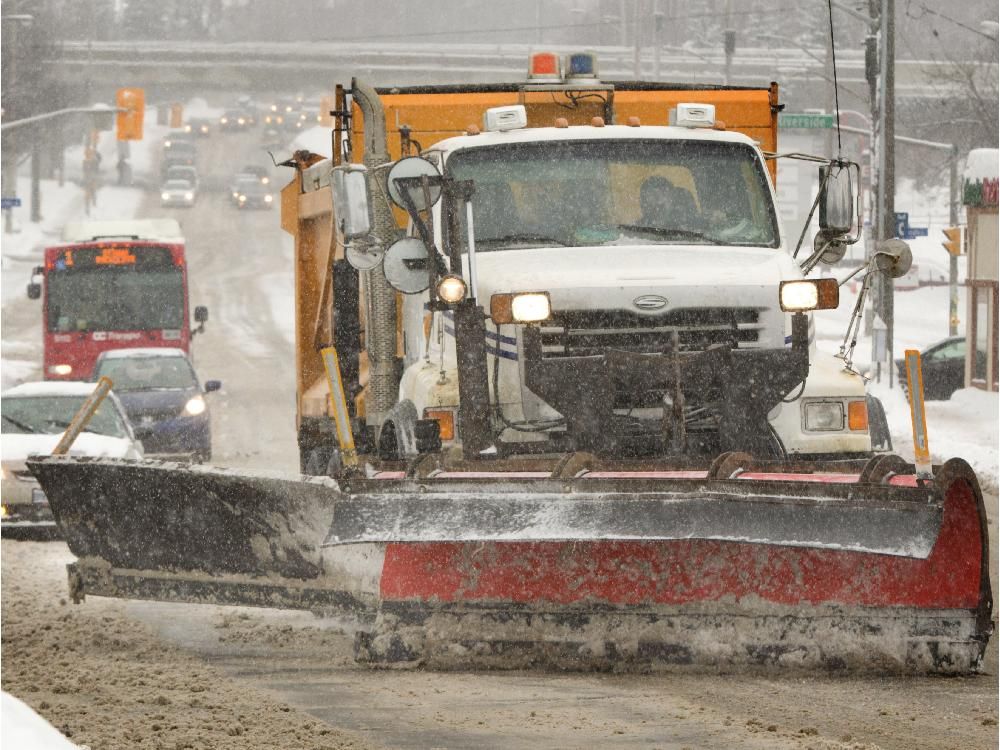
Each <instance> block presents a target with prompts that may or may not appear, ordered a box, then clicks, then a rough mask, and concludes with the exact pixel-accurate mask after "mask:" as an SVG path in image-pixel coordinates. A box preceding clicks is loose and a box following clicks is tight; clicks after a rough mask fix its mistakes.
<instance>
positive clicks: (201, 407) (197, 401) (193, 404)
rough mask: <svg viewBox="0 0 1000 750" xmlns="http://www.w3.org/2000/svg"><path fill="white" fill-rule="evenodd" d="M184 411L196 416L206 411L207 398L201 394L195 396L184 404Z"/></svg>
mask: <svg viewBox="0 0 1000 750" xmlns="http://www.w3.org/2000/svg"><path fill="white" fill-rule="evenodd" d="M184 411H185V412H187V413H188V414H190V415H191V416H192V417H196V416H198V415H199V414H202V413H204V411H205V399H203V398H202V397H201V396H195V397H194V398H193V399H191V400H190V401H188V402H187V403H186V404H184Z"/></svg>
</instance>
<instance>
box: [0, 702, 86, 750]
mask: <svg viewBox="0 0 1000 750" xmlns="http://www.w3.org/2000/svg"><path fill="white" fill-rule="evenodd" d="M0 746H3V747H5V748H11V750H13V749H14V748H17V750H81V748H80V746H79V745H74V744H73V743H72V742H70V741H69V740H68V739H66V738H65V737H64V736H63V735H62V734H60V733H59V731H58V730H57V729H56V728H55V727H53V726H52V725H51V724H49V722H47V721H46V720H45V719H43V718H42V717H41V716H39V715H38V714H36V713H35V712H34V711H33V710H32V709H31V707H30V706H28V705H27V704H26V703H24V702H22V701H20V700H18V699H17V698H15V697H14V696H13V695H11V694H10V693H8V692H7V691H4V692H3V693H2V694H0Z"/></svg>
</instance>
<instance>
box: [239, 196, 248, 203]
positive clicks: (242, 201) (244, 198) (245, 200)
mask: <svg viewBox="0 0 1000 750" xmlns="http://www.w3.org/2000/svg"><path fill="white" fill-rule="evenodd" d="M246 202H247V197H246V196H245V195H241V196H240V203H246Z"/></svg>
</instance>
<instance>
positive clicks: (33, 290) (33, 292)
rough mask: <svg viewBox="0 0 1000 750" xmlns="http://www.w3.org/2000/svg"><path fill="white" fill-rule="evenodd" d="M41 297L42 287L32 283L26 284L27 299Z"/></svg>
mask: <svg viewBox="0 0 1000 750" xmlns="http://www.w3.org/2000/svg"><path fill="white" fill-rule="evenodd" d="M41 296H42V285H41V284H39V283H37V282H34V281H32V282H31V283H30V284H28V299H38V298H39V297H41Z"/></svg>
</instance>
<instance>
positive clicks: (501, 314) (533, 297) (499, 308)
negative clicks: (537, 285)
mask: <svg viewBox="0 0 1000 750" xmlns="http://www.w3.org/2000/svg"><path fill="white" fill-rule="evenodd" d="M551 314H552V302H551V301H550V300H549V293H548V292H518V293H513V294H494V295H493V296H492V297H490V317H491V318H492V319H493V322H494V323H538V322H539V321H542V320H546V319H547V318H548V317H549V316H550V315H551Z"/></svg>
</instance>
